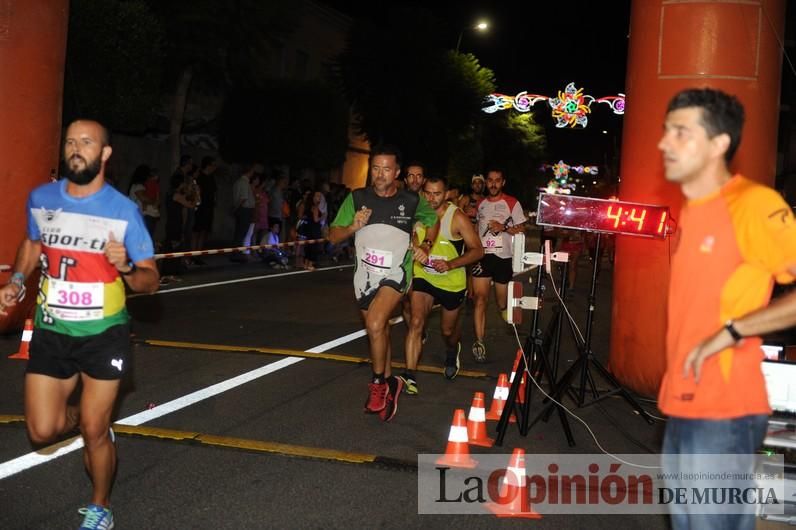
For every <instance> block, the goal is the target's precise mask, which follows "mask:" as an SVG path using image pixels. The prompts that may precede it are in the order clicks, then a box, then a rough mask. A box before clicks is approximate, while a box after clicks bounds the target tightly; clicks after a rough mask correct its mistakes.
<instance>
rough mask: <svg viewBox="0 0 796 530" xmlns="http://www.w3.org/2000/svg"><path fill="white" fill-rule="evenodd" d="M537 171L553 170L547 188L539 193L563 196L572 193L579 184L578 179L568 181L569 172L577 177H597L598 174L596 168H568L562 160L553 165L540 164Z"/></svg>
mask: <svg viewBox="0 0 796 530" xmlns="http://www.w3.org/2000/svg"><path fill="white" fill-rule="evenodd" d="M539 169H541V170H542V171H547V170H548V169H552V170H553V179H552V180H551V181H550V182H548V183H547V186H545V187H544V188H541V191H544V192H547V193H558V194H563V195H569V194H571V193H572V192H574V191H575V189H576V188H577V186H578V184H577V183H578V182H580V179H576V181H575V182H573V181H571V180H570V179H569V172H570V171H572V172H575V173H577V174H578V175H584V174H585V175H597V174H598V173H599V168H598V167H597V166H570V165H569V164H567V163H566V162H564V161H563V160H559V161H558V162H557V163H555V164H542V166H541V167H540V168H539Z"/></svg>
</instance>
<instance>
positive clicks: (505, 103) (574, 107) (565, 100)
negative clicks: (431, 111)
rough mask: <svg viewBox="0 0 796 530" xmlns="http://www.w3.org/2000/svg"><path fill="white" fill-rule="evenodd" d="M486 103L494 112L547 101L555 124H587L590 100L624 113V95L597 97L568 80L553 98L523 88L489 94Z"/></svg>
mask: <svg viewBox="0 0 796 530" xmlns="http://www.w3.org/2000/svg"><path fill="white" fill-rule="evenodd" d="M485 101H486V103H487V105H486V106H485V107H483V108H482V109H481V110H483V111H484V112H486V113H487V114H493V113H495V112H499V111H502V110H507V109H510V108H512V107H513V108H514V109H515V110H517V111H518V112H530V110H531V107H533V106H534V105H536V104H537V103H539V102H540V101H547V103H548V104H549V105H550V108H551V109H552V115H553V118H555V120H556V127H558V128H564V127H570V128H575V127H586V125H588V123H589V117H588V115H589V114H591V104H592V103H594V102H595V101H596V102H597V103H605V104H606V105H608V106H609V107H611V110H612V111H613V112H614V114H624V113H625V95H624V94H619V95H616V96H605V97H602V98H595V97H594V96H590V95H588V94H584V93H583V89H582V88H576V87H575V83H574V82H572V83H569V84H568V85H567V86H566V87H565V88H564V90H563V91H561V90H559V91H558V96H557V97H554V98H551V97H549V96H542V95H540V94H528V93H527V92H524V91H523V92H520V93H518V94H517V95H516V96H514V97H512V96H507V95H505V94H498V93H494V94H490V95H488V96H487V97H486V100H485Z"/></svg>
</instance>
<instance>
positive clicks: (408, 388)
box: [398, 374, 420, 396]
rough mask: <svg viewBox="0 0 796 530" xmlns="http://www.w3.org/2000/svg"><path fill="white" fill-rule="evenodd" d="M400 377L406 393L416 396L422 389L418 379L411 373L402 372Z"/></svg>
mask: <svg viewBox="0 0 796 530" xmlns="http://www.w3.org/2000/svg"><path fill="white" fill-rule="evenodd" d="M398 377H399V378H400V379H401V381H403V383H404V393H406V394H409V395H410V396H414V395H417V394H419V393H420V390H419V389H418V388H417V381H415V378H414V376H411V375H409V374H401V375H399V376H398Z"/></svg>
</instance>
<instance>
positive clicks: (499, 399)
mask: <svg viewBox="0 0 796 530" xmlns="http://www.w3.org/2000/svg"><path fill="white" fill-rule="evenodd" d="M508 381H509V378H508V377H506V374H500V375H499V376H498V382H497V386H496V387H495V393H494V394H492V406H490V407H489V412H487V413H486V419H488V420H494V421H496V420H499V419H500V416H501V414H503V407H505V406H506V400H507V399H508V398H509V382H508ZM509 421H510V422H511V423H516V422H517V418H516V417H515V416H514V413H512V414H511V417H510V418H509Z"/></svg>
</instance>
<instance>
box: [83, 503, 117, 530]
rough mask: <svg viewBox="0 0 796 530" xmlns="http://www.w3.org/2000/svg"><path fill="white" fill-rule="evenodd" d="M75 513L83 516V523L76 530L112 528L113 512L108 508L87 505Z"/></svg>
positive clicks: (105, 529)
mask: <svg viewBox="0 0 796 530" xmlns="http://www.w3.org/2000/svg"><path fill="white" fill-rule="evenodd" d="M77 513H79V514H80V515H83V516H84V517H83V523H82V524H81V525H80V528H79V529H78V530H110V529H111V528H113V512H111V510H110V509H109V508H104V507H102V506H97V505H96V504H89V505H88V506H86V507H85V508H80V509H79V510H78V511H77Z"/></svg>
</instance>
